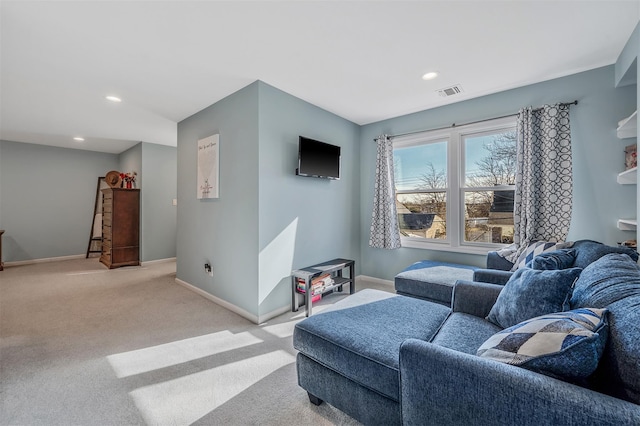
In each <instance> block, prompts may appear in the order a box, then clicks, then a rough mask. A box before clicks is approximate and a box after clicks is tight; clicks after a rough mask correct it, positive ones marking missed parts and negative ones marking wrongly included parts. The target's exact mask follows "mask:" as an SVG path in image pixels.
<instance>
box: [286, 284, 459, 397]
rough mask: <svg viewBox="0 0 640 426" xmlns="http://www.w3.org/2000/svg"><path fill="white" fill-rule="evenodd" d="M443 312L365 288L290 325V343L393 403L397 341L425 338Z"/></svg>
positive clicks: (428, 304)
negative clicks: (292, 330) (292, 326)
mask: <svg viewBox="0 0 640 426" xmlns="http://www.w3.org/2000/svg"><path fill="white" fill-rule="evenodd" d="M449 312H450V310H449V309H447V308H446V307H444V306H442V305H439V304H436V303H431V302H427V301H424V300H419V299H414V298H411V297H405V296H398V295H394V294H390V293H387V292H382V291H378V290H371V289H365V290H362V291H359V292H357V293H355V294H354V295H351V296H349V297H347V298H345V299H344V300H341V301H340V302H338V303H336V304H335V305H334V307H333V308H332V309H331V310H328V311H323V312H320V313H317V314H315V315H313V316H311V317H309V318H306V319H305V320H303V321H301V322H299V323H298V324H296V327H295V330H294V334H293V345H294V347H295V349H297V350H298V351H300V352H301V353H303V354H304V355H305V356H307V357H308V358H310V359H312V360H314V361H316V362H318V363H319V364H322V365H324V366H325V367H328V368H330V369H332V370H334V371H335V372H337V373H339V374H341V375H343V376H345V377H347V378H348V379H350V380H352V381H354V382H356V383H358V384H359V385H361V386H364V387H366V388H368V389H371V390H373V391H375V392H378V393H380V394H382V395H384V396H386V397H388V398H390V399H392V400H394V401H399V389H400V384H399V377H398V360H399V354H400V345H401V344H402V342H403V341H404V340H406V339H408V338H416V339H421V340H425V341H429V340H431V338H432V337H433V336H434V334H435V333H436V332H437V330H438V328H439V327H440V325H441V324H442V322H443V321H444V320H445V318H446V317H447V315H448V314H449ZM345 397H346V398H348V395H345Z"/></svg>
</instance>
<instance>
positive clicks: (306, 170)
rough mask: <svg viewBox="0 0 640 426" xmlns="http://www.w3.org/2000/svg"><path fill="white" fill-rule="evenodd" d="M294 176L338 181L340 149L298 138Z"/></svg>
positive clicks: (301, 137) (302, 137)
mask: <svg viewBox="0 0 640 426" xmlns="http://www.w3.org/2000/svg"><path fill="white" fill-rule="evenodd" d="M296 174H297V175H299V176H309V177H319V178H326V179H340V147H339V146H336V145H330V144H328V143H325V142H320V141H316V140H313V139H309V138H305V137H304V136H300V139H299V142H298V168H297V169H296Z"/></svg>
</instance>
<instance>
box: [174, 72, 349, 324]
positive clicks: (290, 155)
mask: <svg viewBox="0 0 640 426" xmlns="http://www.w3.org/2000/svg"><path fill="white" fill-rule="evenodd" d="M215 133H219V134H220V165H221V167H220V198H219V199H215V200H206V201H205V200H196V144H197V141H198V139H201V138H204V137H206V136H210V135H212V134H215ZM299 135H305V136H308V137H312V138H316V139H319V140H323V141H325V142H328V143H332V144H335V145H340V146H341V147H342V176H341V179H340V180H339V181H329V180H324V179H314V178H303V177H299V176H296V175H295V168H296V166H297V152H298V136H299ZM358 135H359V126H357V125H355V124H354V123H351V122H349V121H347V120H345V119H342V118H340V117H338V116H336V115H334V114H331V113H329V112H327V111H324V110H322V109H320V108H318V107H316V106H313V105H311V104H309V103H307V102H304V101H302V100H300V99H297V98H295V97H293V96H291V95H288V94H286V93H284V92H282V91H280V90H278V89H276V88H274V87H271V86H269V85H267V84H265V83H263V82H259V81H258V82H255V83H253V84H251V85H249V86H247V87H245V88H244V89H242V90H240V91H238V92H236V93H234V94H233V95H231V96H229V97H227V98H225V99H223V100H222V101H220V102H218V103H216V104H214V105H212V106H210V107H209V108H207V109H205V110H203V111H200V112H199V113H197V114H195V115H193V116H191V117H189V118H187V119H186V120H184V121H182V122H180V123H179V124H178V170H179V174H178V239H177V241H178V256H177V257H178V261H177V268H178V269H177V277H178V279H180V280H183V281H186V282H187V283H189V284H192V285H194V286H196V287H198V288H200V289H202V290H205V291H206V292H208V293H210V294H212V295H214V296H216V297H219V298H221V299H223V300H225V301H226V302H229V303H231V304H233V305H235V306H237V307H239V308H241V309H242V310H244V311H245V312H246V313H248V314H249V315H250V316H251V317H253V318H254V319H264V318H265V317H268V316H269V314H273V313H274V312H277V311H281V310H283V309H288V307H289V306H290V304H291V293H290V288H291V287H290V281H289V280H290V278H289V277H290V274H291V270H292V269H294V268H298V267H304V266H307V265H310V264H313V263H318V262H323V261H326V260H330V259H332V258H335V257H347V258H355V259H356V260H357V259H358V251H359V231H358V230H359V221H360V210H359V208H358V201H357V193H358V190H359V186H360V185H359V178H360V174H359V160H358V153H359V150H358V148H357V143H358ZM205 260H208V261H211V263H212V265H213V268H214V276H213V278H209V277H208V276H207V275H206V274H205V273H204V268H203V264H204V262H205Z"/></svg>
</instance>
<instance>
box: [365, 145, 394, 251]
mask: <svg viewBox="0 0 640 426" xmlns="http://www.w3.org/2000/svg"><path fill="white" fill-rule="evenodd" d="M376 143H377V144H378V158H377V160H376V183H375V192H374V195H373V214H372V220H371V236H370V237H369V245H370V246H371V247H376V248H384V249H396V248H400V247H401V245H400V230H399V229H398V215H397V213H396V190H395V182H394V178H393V144H392V142H391V139H389V136H387V135H382V136H380V137H378V139H376Z"/></svg>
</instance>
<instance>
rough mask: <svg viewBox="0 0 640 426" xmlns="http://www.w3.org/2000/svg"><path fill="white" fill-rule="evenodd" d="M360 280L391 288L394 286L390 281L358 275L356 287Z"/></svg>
mask: <svg viewBox="0 0 640 426" xmlns="http://www.w3.org/2000/svg"><path fill="white" fill-rule="evenodd" d="M362 280H364V281H369V282H372V283H376V284H382V285H388V286H391V287H394V286H395V283H394V282H393V281H391V280H383V279H382V278H376V277H369V276H367V275H358V276H357V277H356V285H358V282H359V281H362Z"/></svg>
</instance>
